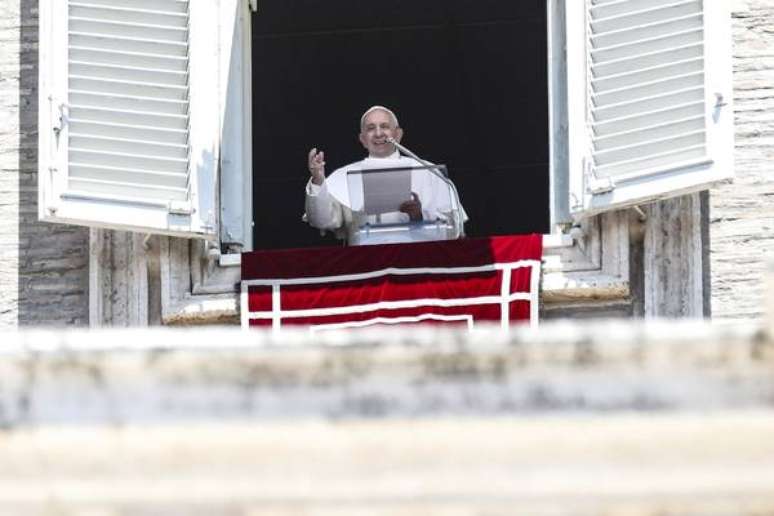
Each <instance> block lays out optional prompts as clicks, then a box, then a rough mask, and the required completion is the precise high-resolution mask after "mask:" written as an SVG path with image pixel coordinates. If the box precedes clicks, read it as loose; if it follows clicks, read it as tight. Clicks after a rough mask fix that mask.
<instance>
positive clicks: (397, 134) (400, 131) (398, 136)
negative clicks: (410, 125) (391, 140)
mask: <svg viewBox="0 0 774 516" xmlns="http://www.w3.org/2000/svg"><path fill="white" fill-rule="evenodd" d="M401 138H403V129H401V128H400V127H396V128H395V141H397V142H398V143H400V140H401Z"/></svg>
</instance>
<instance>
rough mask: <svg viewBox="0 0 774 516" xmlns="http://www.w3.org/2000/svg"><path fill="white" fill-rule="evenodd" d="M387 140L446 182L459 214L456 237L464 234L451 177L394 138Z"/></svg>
mask: <svg viewBox="0 0 774 516" xmlns="http://www.w3.org/2000/svg"><path fill="white" fill-rule="evenodd" d="M387 141H388V142H390V143H391V144H393V145H395V148H397V149H398V150H399V151H400V152H402V153H403V154H405V155H407V156H408V157H410V158H412V159H414V160H416V161H417V162H418V163H419V164H420V165H422V166H423V167H427V169H428V170H429V171H430V172H431V173H432V174H433V175H434V176H436V177H438V178H439V179H440V180H441V181H443V182H444V183H446V184H447V185H448V186H449V188H450V189H451V191H452V193H453V194H454V202H455V203H456V204H457V214H458V215H459V216H458V217H456V220H455V222H456V227H455V229H456V230H457V235H459V236H458V238H459V237H460V236H465V221H463V220H462V213H461V211H462V203H461V202H460V194H459V192H457V186H456V185H455V184H454V182H452V180H451V179H449V178H448V177H446V176H445V175H443V173H442V172H441V171H440V170H438V167H436V166H435V165H434V164H433V163H430V162H429V161H426V160H423V159H422V158H420V157H419V156H417V155H416V154H414V153H413V152H411V151H410V150H409V149H407V148H406V147H404V146H403V145H401V144H400V143H398V142H397V141H396V140H395V138H387Z"/></svg>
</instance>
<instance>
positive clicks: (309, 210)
mask: <svg viewBox="0 0 774 516" xmlns="http://www.w3.org/2000/svg"><path fill="white" fill-rule="evenodd" d="M343 220H344V217H343V214H342V207H341V203H340V202H339V201H337V200H336V199H335V198H334V197H333V196H332V195H331V194H330V192H329V191H328V186H327V183H326V182H325V181H323V184H322V185H316V184H314V183H312V180H311V179H310V180H309V182H308V183H307V185H306V221H307V222H309V225H310V226H312V227H315V228H318V229H330V230H335V229H339V228H340V227H341V225H342V223H343Z"/></svg>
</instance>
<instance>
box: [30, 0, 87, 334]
mask: <svg viewBox="0 0 774 516" xmlns="http://www.w3.org/2000/svg"><path fill="white" fill-rule="evenodd" d="M20 11H21V19H20V26H21V32H20V38H21V41H20V43H21V44H20V56H19V58H20V63H21V66H20V80H19V133H20V135H19V136H20V146H19V271H18V274H19V287H18V288H19V292H18V294H19V315H18V324H19V325H20V326H33V325H34V326H38V325H43V326H66V325H76V326H83V325H87V324H88V322H89V298H88V292H89V290H88V286H89V231H88V229H86V228H82V227H77V226H68V225H62V224H49V223H43V222H38V198H37V196H38V192H37V184H38V181H37V176H38V172H37V171H38V2H37V1H36V0H21V7H20ZM41 129H42V130H46V128H41Z"/></svg>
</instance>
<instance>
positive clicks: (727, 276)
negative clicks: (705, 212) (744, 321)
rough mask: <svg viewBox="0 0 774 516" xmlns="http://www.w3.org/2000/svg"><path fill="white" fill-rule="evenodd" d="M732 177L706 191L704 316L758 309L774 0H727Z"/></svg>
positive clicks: (766, 216)
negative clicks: (708, 291) (708, 284)
mask: <svg viewBox="0 0 774 516" xmlns="http://www.w3.org/2000/svg"><path fill="white" fill-rule="evenodd" d="M733 31H734V97H735V113H736V121H735V125H736V150H735V168H736V180H735V181H734V183H733V184H730V185H726V186H723V187H720V188H718V189H716V190H713V191H712V193H711V208H710V217H711V223H710V235H711V247H710V259H711V274H712V314H713V317H714V318H718V319H728V318H731V319H735V318H750V317H757V316H760V314H761V312H762V309H763V308H762V306H763V305H762V297H761V296H762V294H763V290H762V284H761V278H762V275H763V271H764V268H765V261H764V260H765V258H766V256H767V255H769V256H770V255H771V254H772V253H774V176H773V175H772V162H774V1H772V0H734V2H733Z"/></svg>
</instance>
